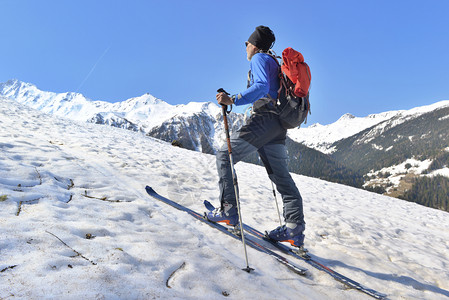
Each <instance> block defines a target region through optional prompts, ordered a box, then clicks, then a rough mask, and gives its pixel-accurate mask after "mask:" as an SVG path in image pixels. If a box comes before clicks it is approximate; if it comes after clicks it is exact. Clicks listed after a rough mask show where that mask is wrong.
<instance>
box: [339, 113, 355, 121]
mask: <svg viewBox="0 0 449 300" xmlns="http://www.w3.org/2000/svg"><path fill="white" fill-rule="evenodd" d="M351 119H355V116H354V115H352V114H350V113H346V114H344V115H343V116H341V117H340V119H338V121H343V120H351Z"/></svg>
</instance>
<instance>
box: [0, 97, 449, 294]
mask: <svg viewBox="0 0 449 300" xmlns="http://www.w3.org/2000/svg"><path fill="white" fill-rule="evenodd" d="M236 171H237V173H238V175H239V187H240V192H241V202H242V205H241V207H242V216H243V220H244V222H245V223H248V224H249V225H251V226H253V227H255V228H258V229H260V230H266V229H272V228H274V227H276V226H278V220H277V213H276V208H275V204H274V203H273V202H274V199H273V195H272V191H271V186H270V185H269V183H268V179H267V176H266V171H265V169H264V168H263V167H261V166H256V165H252V164H246V163H243V162H241V163H239V164H237V165H236ZM292 178H293V180H294V181H295V182H296V184H297V186H298V188H299V189H300V191H301V193H302V196H303V199H304V212H305V218H306V222H307V228H306V240H305V243H306V247H307V248H308V249H309V250H310V252H311V254H312V255H313V256H314V258H315V259H316V260H318V261H320V262H321V263H323V264H325V265H327V266H329V267H331V268H332V269H335V270H336V271H337V272H340V273H342V274H343V275H346V276H348V277H350V278H352V279H354V280H356V281H358V282H360V283H361V284H363V285H365V286H367V287H369V288H372V289H375V290H377V291H379V292H381V293H385V294H387V296H388V299H429V300H433V299H435V300H436V299H447V298H448V297H449V273H448V271H447V262H448V261H449V243H448V241H449V231H448V230H447V228H448V226H449V214H448V213H446V212H443V211H439V210H435V209H431V208H427V207H423V206H420V205H417V204H415V203H410V202H406V201H402V200H398V199H395V198H390V197H386V196H382V195H378V194H374V193H370V192H367V191H363V190H360V189H356V188H352V187H348V186H344V185H340V184H335V183H329V182H326V181H322V180H319V179H315V178H310V177H306V176H301V175H297V174H292ZM217 180H218V178H217V174H216V170H215V158H214V157H213V156H212V155H207V154H203V153H198V152H193V151H187V150H185V149H180V148H178V147H172V146H171V145H170V144H169V143H166V142H163V141H160V140H157V139H154V138H151V137H148V136H145V135H144V134H142V133H140V132H133V131H129V130H123V129H118V128H113V127H111V126H97V125H95V124H89V123H83V122H74V121H71V120H67V118H61V117H57V116H52V115H49V114H44V113H42V112H40V111H38V110H35V109H32V108H30V107H28V106H24V105H22V104H20V103H19V104H18V103H17V102H14V101H11V100H9V99H6V98H2V97H0V228H1V230H0V253H1V256H0V257H1V259H0V274H1V276H0V298H1V299H27V300H28V299H29V300H34V299H43V298H45V299H261V300H264V299H298V298H301V299H332V300H335V299H337V300H339V299H341V300H343V299H344V300H347V299H372V298H370V297H369V296H367V295H365V294H362V293H360V292H359V291H357V290H354V289H347V288H346V287H345V286H344V285H343V284H341V283H339V282H337V281H335V280H333V279H332V278H331V277H329V276H328V275H327V274H325V273H323V272H320V271H318V270H316V269H314V268H311V267H310V266H308V265H307V264H305V263H304V262H302V261H300V260H296V259H293V258H292V259H291V260H292V262H293V263H294V264H297V265H301V266H303V267H308V268H309V271H308V272H309V273H308V274H309V275H308V276H307V277H301V276H298V275H297V274H295V273H293V272H291V271H290V270H288V269H287V268H285V267H284V266H283V265H280V264H279V263H278V262H277V261H276V260H274V259H272V258H271V257H269V256H267V255H266V254H264V253H261V252H258V251H255V250H254V249H252V248H249V249H248V257H249V263H250V266H251V267H253V268H254V269H255V272H253V273H251V274H248V273H246V272H243V271H242V270H241V268H242V267H244V266H245V265H244V263H245V259H244V258H243V249H242V244H241V242H239V241H237V240H234V239H232V238H229V237H228V236H226V235H224V234H221V233H220V232H217V231H216V230H214V229H212V228H211V227H209V226H207V225H205V224H203V223H201V222H196V221H194V219H193V218H192V217H191V216H189V215H187V214H185V213H183V212H181V211H178V210H176V209H173V208H172V207H169V206H167V205H165V204H163V203H161V202H158V201H156V200H154V199H152V198H150V197H148V195H147V194H146V193H145V190H144V187H145V185H151V186H152V187H153V188H154V189H155V190H156V191H158V192H159V193H160V194H162V195H165V196H167V197H169V198H171V199H173V200H175V201H177V202H178V203H180V204H182V205H185V206H187V207H189V208H190V209H193V210H195V211H199V212H202V211H203V210H204V207H203V204H202V201H203V200H204V199H208V200H210V201H212V202H213V203H214V204H217V201H218V200H217V199H218V187H217ZM261 242H262V243H265V245H266V246H270V244H269V243H266V242H264V241H261Z"/></svg>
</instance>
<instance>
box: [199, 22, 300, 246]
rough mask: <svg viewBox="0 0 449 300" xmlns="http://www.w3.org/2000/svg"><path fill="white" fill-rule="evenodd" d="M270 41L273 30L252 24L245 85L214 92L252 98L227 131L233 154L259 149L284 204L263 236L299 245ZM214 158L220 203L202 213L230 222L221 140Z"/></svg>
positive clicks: (232, 202)
mask: <svg viewBox="0 0 449 300" xmlns="http://www.w3.org/2000/svg"><path fill="white" fill-rule="evenodd" d="M274 42H275V36H274V34H273V32H272V31H271V29H270V28H269V27H265V26H258V27H256V30H255V31H254V32H253V33H252V34H251V36H250V37H249V38H248V41H247V42H245V44H246V53H247V59H248V61H250V72H249V75H248V88H247V89H246V90H245V91H243V92H241V93H238V94H235V95H232V96H231V97H230V96H228V95H227V94H226V93H223V92H221V93H218V94H217V95H216V98H217V101H218V103H219V104H221V105H232V104H235V105H245V104H251V103H252V104H253V112H252V115H251V117H250V118H249V120H248V122H247V123H246V124H245V125H244V126H243V127H242V128H240V129H239V130H238V131H237V132H234V133H233V134H232V136H231V145H232V154H233V160H234V162H235V163H237V162H238V161H240V160H242V159H243V158H244V157H245V156H247V155H249V154H251V153H253V152H255V151H257V152H258V153H259V156H260V158H261V160H262V162H263V163H264V165H265V168H266V170H267V172H268V175H269V178H270V180H271V181H272V182H273V183H274V184H275V185H276V188H277V190H278V192H279V193H280V194H281V195H282V200H283V204H284V213H283V214H284V219H285V225H282V226H279V227H277V228H276V229H274V230H272V231H270V232H269V234H268V236H269V237H270V238H271V239H273V240H275V241H285V242H290V243H291V244H292V245H293V246H296V247H302V246H303V244H304V233H303V232H304V230H305V223H304V215H303V205H302V198H301V194H300V193H299V191H298V188H297V187H296V185H295V182H294V181H293V179H292V177H291V176H290V173H289V171H288V168H287V150H286V146H285V139H286V135H287V130H286V129H284V128H283V127H282V125H281V124H280V122H279V115H278V113H277V109H276V105H275V101H274V100H273V99H276V98H277V96H278V90H279V84H280V83H279V65H278V63H277V61H276V60H275V59H274V58H273V57H272V56H271V55H270V54H271V51H270V49H271V48H272V47H273V45H274ZM216 161H217V170H218V175H219V182H218V185H219V189H220V204H221V205H220V207H218V208H217V209H215V210H213V211H211V212H209V213H208V214H207V218H208V219H209V220H210V221H212V222H220V223H226V224H227V225H232V226H235V225H237V224H238V223H239V216H238V209H237V203H236V195H235V192H234V185H233V179H232V173H231V166H230V159H229V156H228V148H227V147H226V146H224V147H223V148H222V149H220V150H219V151H218V153H217V156H216Z"/></svg>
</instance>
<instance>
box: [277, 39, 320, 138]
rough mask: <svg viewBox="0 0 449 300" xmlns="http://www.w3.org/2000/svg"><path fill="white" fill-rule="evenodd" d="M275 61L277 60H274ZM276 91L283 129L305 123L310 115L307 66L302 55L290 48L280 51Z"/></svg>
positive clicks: (308, 69)
mask: <svg viewBox="0 0 449 300" xmlns="http://www.w3.org/2000/svg"><path fill="white" fill-rule="evenodd" d="M276 61H277V60H276ZM280 69H281V71H280V74H279V77H280V88H279V91H278V99H277V100H278V112H279V119H280V121H281V124H282V126H283V127H284V128H285V129H290V128H295V127H298V126H300V125H301V124H302V123H307V114H308V113H310V102H309V88H310V82H311V80H312V75H311V73H310V68H309V66H308V65H307V64H306V63H305V62H304V57H303V56H302V54H301V53H300V52H298V51H296V50H294V49H292V48H291V47H288V48H286V49H285V50H284V51H282V65H281V68H280Z"/></svg>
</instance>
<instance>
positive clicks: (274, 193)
mask: <svg viewBox="0 0 449 300" xmlns="http://www.w3.org/2000/svg"><path fill="white" fill-rule="evenodd" d="M271 188H272V189H273V195H274V202H275V203H276V209H277V211H278V217H279V225H281V226H282V220H281V213H280V212H279V205H278V197H277V196H276V190H275V189H274V184H273V181H271Z"/></svg>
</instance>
